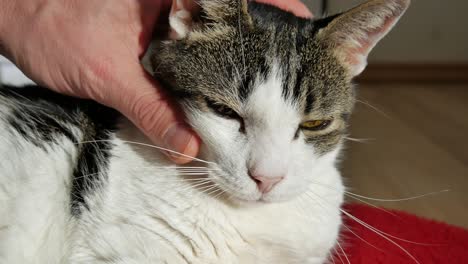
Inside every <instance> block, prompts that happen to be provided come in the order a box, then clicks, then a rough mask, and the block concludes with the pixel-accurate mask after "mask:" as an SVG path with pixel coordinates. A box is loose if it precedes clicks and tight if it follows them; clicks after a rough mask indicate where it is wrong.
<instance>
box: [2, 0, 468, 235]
mask: <svg viewBox="0 0 468 264" xmlns="http://www.w3.org/2000/svg"><path fill="white" fill-rule="evenodd" d="M304 2H305V3H306V4H307V5H308V6H309V7H310V9H311V10H312V11H313V13H314V14H315V15H316V16H317V17H320V16H322V15H323V14H335V13H338V12H341V11H344V10H346V9H348V8H351V7H353V6H355V5H357V4H359V3H361V2H364V1H363V0H346V1H344V0H305V1H304ZM467 11H468V1H463V0H448V1H440V0H413V1H412V6H411V7H410V9H409V10H408V12H407V14H406V15H405V16H404V17H403V18H402V20H401V21H400V23H399V24H398V25H397V26H396V28H395V29H394V30H393V31H392V32H391V33H390V35H389V36H388V37H387V38H385V39H384V40H383V41H382V42H381V43H380V44H379V45H378V46H377V47H376V49H375V50H374V51H373V53H372V54H371V57H370V63H369V67H368V69H367V70H366V71H365V73H364V74H363V75H362V76H361V77H360V78H359V79H358V80H357V82H358V84H359V88H358V91H359V96H358V99H359V101H358V103H357V105H356V110H355V113H354V115H353V119H352V122H351V135H350V138H352V139H353V140H352V141H349V142H348V144H347V149H346V152H345V159H344V162H343V163H342V170H343V174H344V177H345V180H346V184H347V186H348V187H349V191H351V192H353V193H356V194H359V195H362V196H368V197H372V198H377V199H378V200H389V201H376V200H366V199H362V200H363V201H365V202H370V203H372V204H375V205H381V206H385V207H388V208H395V209H400V210H405V211H408V212H411V213H415V214H418V215H420V216H424V217H428V218H432V219H436V220H440V221H444V222H447V223H451V224H455V225H459V226H464V227H468V26H467V23H466V18H465V17H466V16H467V15H468V14H466V13H467ZM1 80H3V82H6V83H10V84H22V83H25V82H29V81H28V79H27V78H26V77H24V76H23V75H22V74H21V72H20V71H18V70H17V69H16V68H15V67H14V66H13V65H11V64H9V63H8V62H7V61H6V60H5V59H3V58H0V81H1ZM444 190H449V191H448V192H441V191H444ZM434 192H435V194H432V195H425V194H430V193H434ZM419 196H423V197H419ZM405 198H414V199H408V200H406V199H405ZM399 199H403V201H392V200H399ZM349 201H353V200H351V199H349ZM354 201H355V202H362V201H356V200H354Z"/></svg>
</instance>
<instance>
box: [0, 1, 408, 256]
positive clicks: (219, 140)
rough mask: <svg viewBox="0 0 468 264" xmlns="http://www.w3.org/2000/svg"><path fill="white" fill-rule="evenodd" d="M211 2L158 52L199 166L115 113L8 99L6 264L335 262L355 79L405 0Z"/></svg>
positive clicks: (176, 23)
mask: <svg viewBox="0 0 468 264" xmlns="http://www.w3.org/2000/svg"><path fill="white" fill-rule="evenodd" d="M199 3H200V6H201V10H200V13H198V14H193V16H190V15H189V13H187V11H186V10H184V8H183V6H181V5H180V4H178V5H176V6H175V8H173V10H172V13H171V18H170V24H171V30H172V34H171V36H172V38H171V39H170V40H165V41H156V42H155V45H154V46H155V48H154V50H153V52H152V54H153V55H152V62H153V65H154V69H155V73H154V74H155V76H156V77H157V78H158V79H160V80H161V81H162V82H163V83H164V84H165V87H167V88H168V89H169V90H170V92H171V93H172V94H173V95H174V97H175V98H177V100H178V102H179V103H180V104H181V106H182V107H183V109H184V110H185V112H186V115H187V118H188V121H189V123H190V124H191V125H192V126H193V128H194V129H195V131H196V132H197V133H198V134H199V135H200V137H201V138H202V140H203V142H204V145H203V147H202V152H201V155H200V157H199V158H200V160H195V161H194V162H193V163H191V164H189V165H186V166H176V165H173V164H172V163H171V162H169V161H168V159H167V157H166V155H165V154H162V152H161V151H160V150H159V149H158V148H157V147H155V146H152V145H150V142H148V140H147V139H146V138H145V137H144V136H143V135H142V134H141V133H140V132H139V131H138V130H137V129H136V128H135V127H134V126H133V125H132V124H131V123H130V122H129V121H127V120H125V119H124V118H123V117H121V116H120V115H119V114H118V113H116V112H114V111H113V110H110V109H108V108H106V107H104V106H101V105H98V104H96V103H94V102H91V101H85V100H80V99H73V98H68V97H65V96H61V95H57V94H54V93H52V92H49V91H47V90H45V89H43V88H40V87H36V86H30V87H25V88H22V89H17V88H13V87H3V88H1V90H0V262H1V263H122V264H124V263H125V264H136V263H171V264H172V263H203V264H206V263H243V264H244V263H245V264H249V263H259V264H274V263H281V264H283V263H301V264H303V263H309V264H318V263H326V262H327V260H328V258H329V256H330V252H332V249H333V248H334V247H335V245H336V243H337V240H338V236H339V229H340V225H341V216H340V211H339V209H340V206H341V204H342V201H343V191H344V187H343V184H342V181H341V178H340V174H339V172H338V170H337V169H336V165H335V163H336V160H337V157H338V155H339V152H340V149H341V146H342V142H343V137H344V135H345V133H346V124H347V119H348V117H349V115H350V113H351V110H352V107H353V104H354V93H355V92H354V89H353V87H352V84H351V81H352V78H353V77H355V76H356V75H358V74H359V73H361V72H362V70H363V69H364V68H365V65H366V59H367V55H368V53H369V52H370V50H371V49H372V47H373V46H374V45H375V44H376V43H377V41H378V40H380V39H381V38H382V37H383V36H384V35H385V34H386V33H387V32H388V31H389V30H390V29H391V28H392V27H393V25H394V24H395V23H396V21H397V20H398V19H399V17H400V16H401V15H402V14H403V12H404V11H405V10H406V8H407V6H408V4H409V0H373V1H369V2H368V3H365V4H363V5H361V6H359V7H357V8H355V9H352V10H350V11H348V12H345V13H343V14H340V15H336V16H333V17H328V18H324V19H320V20H306V19H301V18H297V17H295V16H293V15H291V14H289V13H286V12H284V11H280V10H279V9H276V8H274V7H271V6H267V5H262V4H257V3H253V2H249V3H247V1H246V0H242V1H239V0H201V1H200V2H199ZM191 17H193V19H192V18H191Z"/></svg>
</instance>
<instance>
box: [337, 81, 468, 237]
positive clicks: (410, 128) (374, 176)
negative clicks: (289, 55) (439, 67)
mask: <svg viewBox="0 0 468 264" xmlns="http://www.w3.org/2000/svg"><path fill="white" fill-rule="evenodd" d="M358 90H359V96H358V98H359V100H360V102H359V103H358V104H357V105H356V110H355V112H354V115H353V118H352V122H351V136H350V137H352V138H357V139H367V140H365V141H364V142H362V143H358V142H351V141H350V142H348V143H347V149H346V151H345V154H346V155H345V157H346V158H345V161H344V162H343V164H342V166H343V168H342V171H343V174H344V177H345V181H346V184H347V186H348V187H350V191H352V192H354V193H357V194H360V195H365V196H369V197H375V198H381V199H400V198H406V197H414V196H419V195H422V194H426V193H432V192H437V191H442V190H447V189H449V190H450V191H449V192H442V193H438V194H435V195H431V196H427V197H423V198H419V199H414V200H409V201H401V202H372V203H373V204H376V205H379V206H385V207H388V208H395V209H401V210H404V211H408V212H411V213H414V214H417V215H420V216H424V217H428V218H432V219H437V220H441V221H444V222H447V223H451V224H455V225H459V226H463V227H466V228H468V84H464V85H461V84H460V85H450V84H386V85H379V84H363V85H360V86H359V89H358ZM349 200H350V201H351V199H349Z"/></svg>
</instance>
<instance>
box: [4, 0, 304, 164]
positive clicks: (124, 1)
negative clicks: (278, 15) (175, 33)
mask: <svg viewBox="0 0 468 264" xmlns="http://www.w3.org/2000/svg"><path fill="white" fill-rule="evenodd" d="M173 1H175V3H178V2H180V1H182V0H173ZM173 1H171V0H160V1H157V0H139V1H129V0H121V1H115V0H100V1H95V0H68V1H62V0H29V1H16V0H0V6H1V7H2V8H1V9H0V32H1V34H0V54H2V55H4V56H6V57H8V58H9V59H10V60H11V61H13V62H14V63H15V64H16V65H17V66H18V67H19V68H20V69H21V70H22V71H23V72H24V73H25V74H26V75H27V76H28V77H30V78H31V79H32V80H34V81H35V82H37V83H38V84H40V85H44V86H46V87H49V88H50V89H52V90H54V91H56V92H60V93H63V94H67V95H71V96H76V97H81V98H89V99H93V100H96V101H98V102H100V103H102V104H104V105H107V106H110V107H113V108H115V109H117V110H119V111H120V112H122V113H123V114H124V115H125V116H127V117H128V118H129V119H130V120H131V121H132V122H134V123H135V124H136V125H137V126H138V127H139V128H140V129H141V130H142V131H143V132H144V133H145V134H146V135H147V136H148V137H149V138H151V140H152V141H153V142H154V143H155V144H157V145H159V146H164V147H166V148H169V149H172V150H175V151H178V152H180V153H183V154H185V155H187V156H192V157H194V156H196V155H197V153H198V151H199V146H200V140H199V138H198V137H197V136H196V135H195V134H194V132H192V130H191V129H190V128H189V127H188V126H187V125H186V124H185V122H184V117H183V114H182V113H181V111H180V110H179V109H178V107H177V106H176V105H175V104H174V103H173V102H172V100H171V98H169V97H168V96H167V95H166V94H165V93H164V89H163V88H161V86H160V84H159V83H158V82H157V81H155V80H153V79H152V77H151V76H150V75H148V74H147V73H146V72H145V70H144V69H143V67H142V66H141V64H140V59H141V57H142V55H143V54H144V52H145V50H146V49H147V47H148V45H149V43H150V40H151V35H152V33H153V30H157V28H158V25H160V24H161V23H162V21H164V20H167V13H168V12H169V10H170V6H171V4H172V2H173ZM257 1H258V2H262V3H268V4H272V5H276V6H278V7H281V8H283V9H285V10H289V11H291V12H293V13H295V14H296V15H298V16H303V17H311V16H312V14H311V13H310V12H309V11H308V10H307V8H306V7H305V6H304V4H302V3H301V2H300V1H299V0H257ZM183 2H191V4H192V5H193V6H196V3H194V2H193V1H183ZM174 161H175V162H177V163H185V162H188V161H190V160H189V159H187V158H174Z"/></svg>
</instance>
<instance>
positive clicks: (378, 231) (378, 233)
mask: <svg viewBox="0 0 468 264" xmlns="http://www.w3.org/2000/svg"><path fill="white" fill-rule="evenodd" d="M340 211H341V212H342V213H343V214H345V215H346V216H348V217H349V218H351V219H353V220H354V221H356V222H357V223H359V224H360V225H362V226H364V227H366V228H367V229H369V230H371V231H373V232H374V233H375V234H377V235H379V236H380V237H382V238H384V239H385V240H387V241H388V242H390V243H392V244H393V245H395V246H396V247H398V248H399V249H400V250H402V251H403V252H404V253H405V254H406V255H408V256H409V257H410V258H411V259H412V260H413V261H414V262H416V263H418V264H420V262H419V261H418V260H417V259H416V258H415V257H414V256H413V255H412V254H411V253H409V251H408V250H406V249H405V248H404V247H402V246H400V245H399V244H398V243H396V242H395V241H393V240H392V239H390V238H389V237H387V234H386V233H384V232H382V231H380V230H378V229H376V228H374V227H372V226H371V225H368V224H367V223H365V222H363V221H361V220H360V219H358V218H357V217H355V216H353V215H351V214H350V213H348V212H346V211H345V210H343V209H340ZM391 237H393V236H391ZM393 238H394V237H393ZM403 241H405V240H403ZM405 242H408V241H405Z"/></svg>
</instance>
